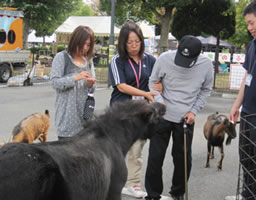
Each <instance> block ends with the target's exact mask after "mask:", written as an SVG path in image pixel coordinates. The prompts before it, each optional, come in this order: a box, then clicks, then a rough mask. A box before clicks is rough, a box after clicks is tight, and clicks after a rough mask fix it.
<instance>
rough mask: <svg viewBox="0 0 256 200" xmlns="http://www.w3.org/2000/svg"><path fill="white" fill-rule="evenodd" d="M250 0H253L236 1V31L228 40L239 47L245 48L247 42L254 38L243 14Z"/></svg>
mask: <svg viewBox="0 0 256 200" xmlns="http://www.w3.org/2000/svg"><path fill="white" fill-rule="evenodd" d="M250 2H251V0H240V1H239V2H238V3H236V27H235V29H236V31H235V33H234V35H233V36H232V37H231V38H229V40H228V41H229V42H230V43H232V44H234V45H235V46H236V47H238V48H239V49H245V47H246V46H247V44H248V43H249V42H250V40H251V39H252V36H251V34H250V33H248V30H247V25H246V23H245V20H244V16H243V10H244V8H245V7H246V6H247V4H248V3H250Z"/></svg>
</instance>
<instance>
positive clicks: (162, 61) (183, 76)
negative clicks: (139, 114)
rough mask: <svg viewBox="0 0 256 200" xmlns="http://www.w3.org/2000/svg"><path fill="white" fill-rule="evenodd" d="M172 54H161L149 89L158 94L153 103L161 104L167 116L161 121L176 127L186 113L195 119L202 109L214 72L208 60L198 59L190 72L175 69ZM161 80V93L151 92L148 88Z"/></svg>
mask: <svg viewBox="0 0 256 200" xmlns="http://www.w3.org/2000/svg"><path fill="white" fill-rule="evenodd" d="M175 54H176V50H175V51H167V52H164V53H162V54H161V55H160V56H159V57H158V59H157V60H156V63H155V65H154V67H153V71H152V74H151V77H150V79H149V88H150V90H151V91H153V92H156V93H158V96H156V97H155V100H156V101H158V102H164V103H165V105H166V108H167V113H166V114H165V115H164V119H166V120H168V121H171V122H175V123H178V122H180V121H181V119H182V118H183V117H184V115H185V114H186V113H187V112H193V113H194V114H195V115H196V114H197V113H198V112H199V111H200V110H201V108H203V106H204V105H205V103H206V99H207V97H208V96H209V95H210V93H211V89H212V85H213V77H214V76H213V75H214V73H213V72H214V68H213V65H212V62H211V60H210V59H209V58H207V57H206V56H204V55H199V57H198V59H197V62H196V64H195V65H194V66H193V67H192V68H184V67H181V66H178V65H175V63H174V58H175ZM159 80H162V84H163V92H162V94H161V95H160V94H159V92H157V91H155V90H153V89H152V85H153V84H154V83H155V82H156V81H159Z"/></svg>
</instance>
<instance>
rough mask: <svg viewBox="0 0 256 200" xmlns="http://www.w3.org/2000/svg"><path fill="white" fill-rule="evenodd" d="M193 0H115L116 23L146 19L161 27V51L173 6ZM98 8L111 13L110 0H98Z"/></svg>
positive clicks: (165, 44)
mask: <svg viewBox="0 0 256 200" xmlns="http://www.w3.org/2000/svg"><path fill="white" fill-rule="evenodd" d="M192 1H193V0H179V1H177V0H161V1H159V0H116V7H115V11H116V23H117V24H119V25H121V24H123V23H125V22H126V21H127V19H133V20H134V21H138V20H146V21H148V22H150V23H153V24H159V25H160V27H161V37H160V47H161V51H163V50H165V49H166V48H167V47H168V34H169V31H170V25H171V22H172V16H173V11H174V10H175V8H179V7H182V6H186V5H190V4H191V3H192ZM100 10H102V11H105V12H107V14H109V15H110V13H111V0H100Z"/></svg>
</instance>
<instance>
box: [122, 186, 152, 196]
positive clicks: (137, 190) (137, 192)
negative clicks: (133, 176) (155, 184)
mask: <svg viewBox="0 0 256 200" xmlns="http://www.w3.org/2000/svg"><path fill="white" fill-rule="evenodd" d="M122 194H125V195H129V196H132V197H135V198H137V199H142V198H143V197H145V196H146V195H147V193H146V192H144V191H143V190H142V189H141V187H140V186H139V185H134V186H132V187H127V188H126V187H124V188H123V189H122Z"/></svg>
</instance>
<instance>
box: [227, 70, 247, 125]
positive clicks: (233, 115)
mask: <svg viewBox="0 0 256 200" xmlns="http://www.w3.org/2000/svg"><path fill="white" fill-rule="evenodd" d="M246 76H247V71H246V73H245V75H244V78H243V80H242V83H241V87H240V90H239V92H238V95H237V97H236V100H235V102H234V104H233V106H232V108H231V111H230V113H229V120H230V121H231V122H232V123H234V122H235V121H237V120H238V117H239V113H240V112H239V109H240V106H241V105H242V102H243V99H244V88H245V80H246Z"/></svg>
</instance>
